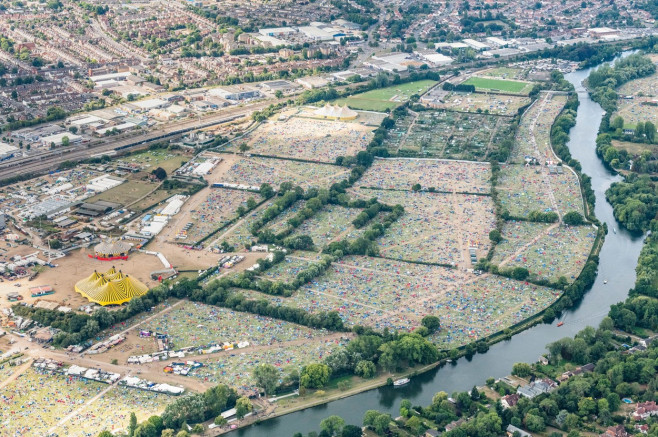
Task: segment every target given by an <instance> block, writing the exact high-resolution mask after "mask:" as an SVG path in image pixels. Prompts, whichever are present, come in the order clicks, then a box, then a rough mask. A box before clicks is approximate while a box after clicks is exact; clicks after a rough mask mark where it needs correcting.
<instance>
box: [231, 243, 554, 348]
mask: <svg viewBox="0 0 658 437" xmlns="http://www.w3.org/2000/svg"><path fill="white" fill-rule="evenodd" d="M235 292H236V293H240V294H242V295H243V296H244V297H246V298H249V299H265V300H267V301H269V302H271V303H273V304H275V305H285V306H292V307H298V308H303V309H305V310H307V311H309V312H317V311H334V310H335V311H338V312H339V314H340V317H341V318H342V319H343V321H344V322H345V323H346V324H347V325H348V326H354V325H363V326H370V327H373V328H376V329H384V328H389V329H395V330H403V331H412V330H413V329H415V328H416V327H418V326H419V325H420V320H421V319H422V317H423V316H425V315H427V314H433V315H437V316H439V318H440V319H441V320H442V329H441V332H440V334H438V335H435V336H434V337H433V340H434V341H435V342H436V343H437V344H438V345H440V346H441V347H442V348H444V347H445V348H449V347H454V346H457V345H461V344H465V343H467V342H468V341H473V340H474V339H477V338H480V337H483V336H486V335H489V334H492V333H494V332H496V331H498V330H502V329H504V328H506V327H508V326H510V325H511V324H513V323H516V322H518V321H520V320H523V319H524V318H526V317H528V316H530V315H532V314H535V313H537V312H538V311H541V310H542V309H543V308H545V306H546V305H548V304H550V303H551V302H553V301H554V300H555V299H557V297H558V296H559V292H556V291H554V290H551V289H549V288H545V287H538V286H535V285H533V284H528V283H523V282H519V281H514V280H511V279H507V278H502V277H497V276H491V275H485V276H476V275H473V274H471V273H467V272H465V271H463V270H461V269H450V268H445V267H440V266H429V265H420V264H413V263H407V262H402V261H395V260H389V259H381V258H369V257H361V256H350V257H346V258H344V259H343V260H341V261H340V262H337V263H334V264H333V265H332V268H331V269H329V270H328V271H327V272H326V273H325V274H324V275H322V276H320V277H319V278H316V279H315V280H314V281H312V282H311V283H310V284H308V285H306V286H303V287H302V288H301V289H299V290H297V291H296V292H295V293H294V294H293V296H291V297H287V298H286V297H279V296H270V295H264V294H262V293H259V292H257V291H252V290H235ZM443 320H445V321H446V322H445V325H444V324H443Z"/></svg>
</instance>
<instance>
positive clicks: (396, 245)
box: [359, 190, 495, 267]
mask: <svg viewBox="0 0 658 437" xmlns="http://www.w3.org/2000/svg"><path fill="white" fill-rule="evenodd" d="M359 194H360V195H364V197H372V196H377V198H378V199H379V200H380V201H381V202H383V203H386V204H389V205H397V204H400V205H402V206H404V209H405V213H404V214H403V215H402V217H400V218H399V219H398V220H397V221H396V222H395V223H393V224H392V225H391V227H390V228H388V230H387V232H386V233H385V234H384V235H383V236H382V237H380V238H379V239H378V240H377V243H378V246H379V252H380V255H381V256H384V257H386V258H393V259H399V260H407V261H421V262H427V263H434V264H450V265H452V264H456V265H461V266H464V267H466V266H468V267H470V256H469V254H468V249H469V248H471V247H473V248H475V249H476V253H477V257H478V258H480V257H482V256H484V255H485V254H486V253H487V251H488V250H489V245H490V241H489V237H488V235H489V231H491V230H492V229H493V228H494V221H495V219H494V212H493V209H494V205H493V202H492V200H491V198H490V197H488V196H477V195H464V194H443V193H426V192H421V193H414V192H408V191H381V190H359Z"/></svg>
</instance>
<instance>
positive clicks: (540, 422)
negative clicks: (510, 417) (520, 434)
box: [525, 414, 546, 432]
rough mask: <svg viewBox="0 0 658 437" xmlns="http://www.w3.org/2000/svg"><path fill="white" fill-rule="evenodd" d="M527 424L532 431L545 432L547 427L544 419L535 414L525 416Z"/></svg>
mask: <svg viewBox="0 0 658 437" xmlns="http://www.w3.org/2000/svg"><path fill="white" fill-rule="evenodd" d="M525 426H526V427H527V428H528V430H529V431H531V432H543V431H544V430H545V429H546V424H545V423H544V419H543V418H542V417H541V416H536V415H534V414H527V415H526V416H525Z"/></svg>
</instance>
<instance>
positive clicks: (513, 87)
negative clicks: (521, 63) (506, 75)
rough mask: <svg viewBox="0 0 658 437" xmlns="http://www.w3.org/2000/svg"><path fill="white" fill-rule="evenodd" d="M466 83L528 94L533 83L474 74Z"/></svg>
mask: <svg viewBox="0 0 658 437" xmlns="http://www.w3.org/2000/svg"><path fill="white" fill-rule="evenodd" d="M463 83H464V84H465V85H475V88H476V89H482V90H492V91H504V92H509V93H518V94H525V95H528V93H530V90H531V89H532V83H530V82H519V81H516V80H506V79H492V78H488V77H477V76H472V77H470V78H468V79H467V80H466V81H464V82H463Z"/></svg>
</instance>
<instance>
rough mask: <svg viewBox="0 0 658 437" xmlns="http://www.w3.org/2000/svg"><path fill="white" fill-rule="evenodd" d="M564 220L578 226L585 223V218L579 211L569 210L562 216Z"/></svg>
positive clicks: (568, 223)
mask: <svg viewBox="0 0 658 437" xmlns="http://www.w3.org/2000/svg"><path fill="white" fill-rule="evenodd" d="M562 221H564V223H565V224H567V225H571V226H578V225H582V224H583V223H585V219H584V218H583V216H582V215H581V214H580V213H579V212H578V211H569V212H568V213H566V214H565V215H564V217H562Z"/></svg>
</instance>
